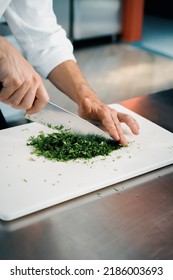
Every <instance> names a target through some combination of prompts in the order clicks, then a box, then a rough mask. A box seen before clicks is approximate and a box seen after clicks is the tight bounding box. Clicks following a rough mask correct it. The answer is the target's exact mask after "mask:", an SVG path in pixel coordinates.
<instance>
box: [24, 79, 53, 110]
mask: <svg viewBox="0 0 173 280" xmlns="http://www.w3.org/2000/svg"><path fill="white" fill-rule="evenodd" d="M35 97H36V99H35V101H34V102H33V103H32V106H31V107H30V108H29V109H27V110H26V114H28V115H32V114H35V113H38V112H39V111H41V110H42V109H43V108H44V107H45V105H46V104H47V103H48V102H49V95H48V93H47V91H46V89H45V87H44V85H43V84H41V85H40V86H39V88H38V89H37V92H36V96H35Z"/></svg>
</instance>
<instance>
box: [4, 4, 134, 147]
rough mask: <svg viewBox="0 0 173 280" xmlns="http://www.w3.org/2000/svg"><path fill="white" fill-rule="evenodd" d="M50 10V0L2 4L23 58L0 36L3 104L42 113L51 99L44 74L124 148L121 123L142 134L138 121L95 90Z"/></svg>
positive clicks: (80, 110)
mask: <svg viewBox="0 0 173 280" xmlns="http://www.w3.org/2000/svg"><path fill="white" fill-rule="evenodd" d="M52 6H53V3H52V1H51V0H44V1H42V0H37V1H35V0H0V16H2V15H3V16H4V17H5V19H6V21H7V23H8V25H9V27H10V29H11V31H12V33H13V35H14V36H15V38H16V39H17V41H18V43H19V44H20V46H21V48H22V50H23V52H24V57H25V58H24V57H23V56H22V55H21V53H20V52H19V51H18V50H17V49H16V48H14V47H13V46H12V45H11V44H10V43H9V42H8V41H7V40H6V39H5V38H4V37H2V36H0V82H1V84H2V89H1V91H0V101H1V102H3V103H5V104H8V105H10V106H12V107H13V108H16V109H24V110H26V113H27V114H33V113H36V112H38V111H40V110H42V108H43V107H44V106H45V105H46V104H47V102H48V101H49V95H48V93H47V91H46V89H45V87H44V84H43V82H42V79H41V76H42V77H43V78H46V79H49V80H50V82H51V83H52V84H54V86H55V87H57V88H58V89H60V90H61V91H62V92H63V93H65V94H66V95H67V96H68V97H69V98H71V99H72V100H73V101H74V102H76V103H77V105H78V113H79V115H80V116H81V117H83V118H85V119H88V120H99V121H101V122H102V124H103V125H104V127H105V128H106V130H107V131H108V132H109V133H110V135H111V136H112V137H113V138H114V139H115V140H119V141H120V142H121V144H122V145H126V144H127V141H126V139H125V136H124V133H123V131H122V128H121V125H120V123H121V122H124V123H126V124H127V125H128V126H129V127H130V129H131V131H132V132H133V133H134V134H138V133H139V126H138V124H137V122H136V120H134V119H133V118H132V117H131V116H129V115H127V114H124V113H121V112H117V111H115V110H113V109H111V108H109V107H108V106H107V105H106V104H104V103H103V102H101V100H100V99H99V98H98V96H97V95H96V93H95V92H94V91H93V90H92V89H91V87H90V86H89V84H88V83H87V81H86V80H85V78H84V77H83V75H82V73H81V71H80V69H79V67H78V65H77V63H76V59H75V57H74V54H73V46H72V44H71V42H70V41H69V40H68V38H67V37H66V33H65V31H64V30H63V29H62V27H61V26H60V25H58V24H57V22H56V16H55V14H54V12H53V8H52ZM40 75H41V76H40Z"/></svg>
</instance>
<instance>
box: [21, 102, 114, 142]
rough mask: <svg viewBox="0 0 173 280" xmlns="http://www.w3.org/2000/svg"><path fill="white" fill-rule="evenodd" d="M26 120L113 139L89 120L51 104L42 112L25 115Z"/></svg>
mask: <svg viewBox="0 0 173 280" xmlns="http://www.w3.org/2000/svg"><path fill="white" fill-rule="evenodd" d="M25 118H26V119H28V120H30V121H33V122H38V123H41V124H43V125H46V126H47V125H48V124H49V125H52V126H60V125H62V126H63V127H64V129H69V130H71V131H73V132H75V133H77V134H81V135H88V134H95V135H101V136H103V137H105V138H108V139H112V138H111V137H110V136H109V135H108V133H106V132H105V131H103V130H102V129H100V128H99V127H97V126H96V125H94V124H92V123H90V122H89V121H87V120H84V119H83V118H81V117H79V116H77V115H75V114H73V113H71V112H69V111H67V110H66V109H64V108H62V107H60V106H58V105H56V104H54V103H52V102H49V103H48V104H47V105H46V106H45V107H44V108H43V109H42V110H41V111H40V112H38V113H36V114H32V115H27V114H26V115H25Z"/></svg>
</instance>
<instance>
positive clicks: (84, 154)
mask: <svg viewBox="0 0 173 280" xmlns="http://www.w3.org/2000/svg"><path fill="white" fill-rule="evenodd" d="M49 127H51V128H55V129H56V130H58V132H57V131H55V132H52V133H48V134H45V133H44V132H40V133H39V135H38V136H36V137H35V136H31V137H30V138H29V139H28V142H27V146H32V147H33V151H32V153H33V154H35V155H37V156H44V157H45V158H48V159H51V160H56V161H68V160H75V159H78V158H84V159H91V158H93V157H96V156H106V155H109V154H110V153H111V152H112V151H114V150H117V149H120V148H121V147H122V146H121V144H120V143H119V142H116V141H114V140H112V139H106V138H104V137H103V136H98V135H93V134H92V135H87V136H84V135H79V134H75V133H73V132H71V131H69V130H64V129H63V126H60V127H52V126H51V125H49Z"/></svg>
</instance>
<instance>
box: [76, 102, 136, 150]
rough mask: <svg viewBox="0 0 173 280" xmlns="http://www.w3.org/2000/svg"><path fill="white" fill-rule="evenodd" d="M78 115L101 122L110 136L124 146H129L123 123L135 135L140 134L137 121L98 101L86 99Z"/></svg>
mask: <svg viewBox="0 0 173 280" xmlns="http://www.w3.org/2000/svg"><path fill="white" fill-rule="evenodd" d="M78 113H79V115H80V116H81V117H83V118H84V119H87V120H99V121H101V122H102V124H103V126H104V127H105V129H106V130H107V131H108V132H109V134H110V136H111V137H112V138H114V139H115V140H116V141H120V143H121V144H122V145H123V146H125V145H127V140H126V138H125V136H124V133H123V131H122V128H121V124H120V123H121V122H123V123H126V125H127V126H128V127H129V128H130V129H131V131H132V132H133V133H134V134H136V135H137V134H138V133H139V125H138V123H137V121H136V120H135V119H133V118H132V117H131V116H130V115H128V114H124V113H120V112H117V111H116V110H115V109H112V108H110V107H108V106H107V105H106V104H104V103H102V102H101V101H100V100H98V99H95V100H91V99H89V98H84V99H83V100H82V102H81V104H80V106H79V110H78Z"/></svg>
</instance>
